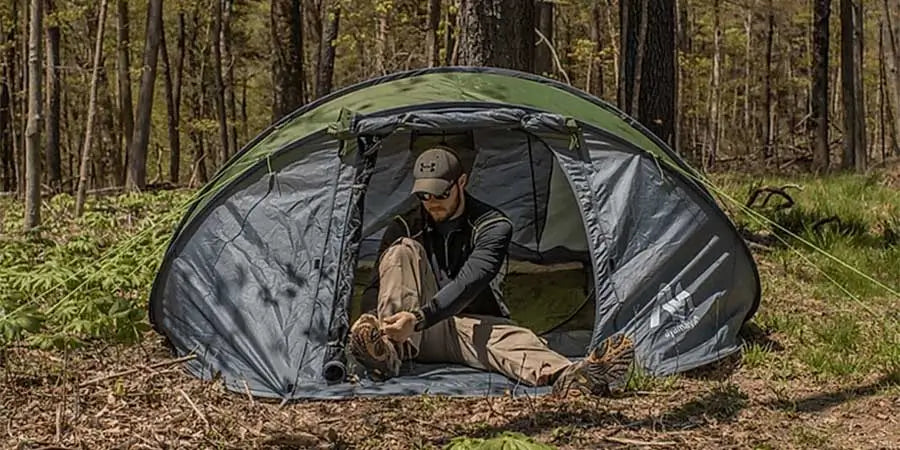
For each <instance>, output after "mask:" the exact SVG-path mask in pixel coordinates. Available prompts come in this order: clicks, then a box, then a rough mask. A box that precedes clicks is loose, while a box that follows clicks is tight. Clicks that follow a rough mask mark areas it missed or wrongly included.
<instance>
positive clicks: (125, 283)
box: [0, 192, 188, 348]
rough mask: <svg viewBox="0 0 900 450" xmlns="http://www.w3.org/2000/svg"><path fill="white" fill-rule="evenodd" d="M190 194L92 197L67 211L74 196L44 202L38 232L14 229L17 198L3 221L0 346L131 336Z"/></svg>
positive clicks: (141, 323) (140, 325)
mask: <svg viewBox="0 0 900 450" xmlns="http://www.w3.org/2000/svg"><path fill="white" fill-rule="evenodd" d="M187 198H188V197H187V195H186V194H185V193H180V192H161V193H154V194H127V195H122V196H119V197H105V198H100V199H92V200H91V201H89V202H88V204H87V208H86V211H85V213H84V215H83V216H82V217H80V218H74V217H72V216H71V211H72V210H73V209H74V199H73V198H72V197H71V196H68V195H58V196H56V197H53V198H52V199H50V200H49V201H48V202H47V203H46V204H45V211H47V212H48V213H49V214H45V217H44V223H45V225H44V227H43V229H42V231H41V232H40V233H39V234H30V235H27V236H23V235H21V234H19V231H18V230H20V229H21V223H22V210H21V208H20V204H18V203H12V202H8V204H4V205H2V209H3V210H5V211H8V213H7V214H6V218H5V219H6V220H5V221H4V222H3V223H2V224H0V346H4V345H8V344H10V343H13V342H19V341H24V342H25V343H27V344H29V345H33V346H37V347H42V348H62V347H73V346H77V345H80V344H81V343H83V342H84V341H86V340H89V339H104V340H109V341H112V342H124V343H128V342H136V341H137V340H139V339H140V338H141V335H142V334H143V333H144V332H146V331H147V330H149V325H148V323H147V320H146V315H147V313H146V304H145V299H146V298H147V295H148V293H149V288H150V285H151V284H152V281H153V277H154V275H155V272H156V268H157V267H158V265H159V262H160V260H161V257H162V253H163V251H164V250H165V247H166V244H167V243H168V240H169V238H170V236H171V232H172V227H173V225H174V224H175V221H176V220H177V219H178V218H179V217H180V213H181V208H179V206H180V205H184V204H185V203H186V200H187Z"/></svg>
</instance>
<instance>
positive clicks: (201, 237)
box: [149, 67, 760, 399]
mask: <svg viewBox="0 0 900 450" xmlns="http://www.w3.org/2000/svg"><path fill="white" fill-rule="evenodd" d="M438 143H444V144H448V145H451V146H453V147H454V148H455V149H456V150H457V151H458V152H459V153H460V155H461V156H462V159H463V163H464V166H466V168H467V169H468V170H469V171H470V175H469V176H470V181H469V185H468V189H467V190H468V192H469V193H470V194H471V195H472V196H474V197H475V198H478V199H479V200H481V201H484V202H486V203H488V204H490V205H492V206H494V207H496V208H498V209H500V210H501V211H503V212H504V213H505V214H506V215H507V216H508V217H509V218H510V219H511V220H512V222H513V229H514V231H513V239H512V243H511V245H510V251H509V259H510V264H509V265H508V269H507V270H508V271H509V273H508V275H507V276H506V282H505V286H504V293H505V295H504V297H505V301H506V303H507V305H508V306H509V307H510V310H511V313H512V317H513V319H515V320H517V322H519V323H520V324H522V325H524V326H528V327H530V328H531V329H533V330H534V331H535V332H537V333H539V334H541V335H542V336H543V337H544V338H545V339H546V340H547V342H548V345H549V346H550V347H551V348H553V349H555V350H557V351H559V352H561V353H563V354H564V355H566V356H569V357H572V358H577V357H580V356H581V355H584V354H585V353H586V352H587V350H588V349H589V348H592V347H593V346H595V345H597V344H598V343H599V342H600V341H602V340H603V339H604V338H606V337H608V336H610V335H611V334H613V333H616V332H623V333H625V334H626V335H628V336H629V337H631V339H632V340H633V341H634V342H635V353H636V363H637V364H638V365H639V366H640V367H641V368H642V369H643V370H644V371H646V372H649V373H651V374H655V375H665V374H671V373H677V372H681V371H685V370H689V369H693V368H696V367H699V366H703V365H705V364H708V363H711V362H714V361H717V360H719V359H721V358H723V357H725V356H728V355H730V354H733V353H734V352H736V351H738V350H739V346H740V340H739V337H738V332H739V329H740V327H741V326H742V325H743V323H744V322H745V321H746V320H748V319H749V318H750V317H751V316H752V315H753V314H754V313H755V311H756V309H757V307H758V304H759V295H760V286H759V277H758V274H757V270H756V266H755V263H754V261H753V259H752V256H751V254H750V252H749V251H748V249H747V247H746V245H745V244H744V242H743V240H742V239H741V238H740V236H739V235H738V233H737V232H736V231H735V228H734V226H733V224H732V223H731V222H730V221H729V219H728V218H727V217H726V215H725V214H724V213H723V212H722V210H721V209H720V208H719V207H718V206H717V204H716V203H715V201H714V199H713V198H712V196H711V195H710V194H709V193H708V191H706V190H705V189H704V188H703V187H702V186H701V185H700V184H698V183H697V182H696V181H695V180H696V178H695V176H696V172H695V171H694V170H693V169H691V168H690V167H689V166H688V165H687V164H685V163H684V162H683V161H682V160H681V159H680V158H679V157H678V156H677V155H676V154H675V153H674V152H672V151H671V149H669V148H668V147H667V146H666V145H665V144H664V143H662V142H660V141H659V140H658V139H657V138H656V137H654V136H653V135H652V134H650V133H649V132H647V131H646V130H645V129H644V128H643V127H642V126H640V125H639V124H637V123H636V122H635V121H633V120H632V119H630V118H628V117H627V116H625V115H623V114H622V113H620V112H618V111H617V110H615V109H614V108H613V107H611V106H609V105H607V104H606V103H604V102H602V101H601V100H598V99H596V98H594V97H591V96H589V95H588V94H585V93H583V92H581V91H578V90H576V89H574V88H572V87H569V86H566V85H562V84H560V83H557V82H555V81H552V80H548V79H543V78H540V77H537V76H534V75H530V74H524V73H519V72H513V71H508V70H499V69H490V68H458V67H454V68H438V69H429V70H421V71H412V72H404V73H400V74H395V75H391V76H387V77H382V78H378V79H374V80H370V81H367V82H364V83H361V84H359V85H355V86H352V87H349V88H346V89H344V90H342V91H339V92H336V93H334V94H332V95H330V96H328V97H325V98H323V99H320V100H318V101H316V102H314V103H312V104H309V105H306V106H304V107H303V108H301V109H299V110H297V111H295V112H294V113H292V114H291V115H289V116H287V117H285V118H283V119H282V120H280V121H279V122H278V123H276V124H275V125H273V126H272V127H270V128H269V129H267V130H266V131H264V132H263V133H261V134H260V135H259V136H257V137H256V138H255V139H254V140H253V141H252V142H250V143H249V144H248V145H247V146H246V147H245V148H244V149H243V150H242V151H241V152H240V153H238V154H237V155H235V156H234V157H233V158H232V159H231V160H230V161H229V162H228V163H227V164H226V165H225V166H224V167H223V168H222V169H221V170H220V171H219V173H218V174H217V175H216V177H215V178H214V179H213V180H212V181H210V182H209V183H208V184H207V185H206V186H205V187H204V188H203V189H202V190H201V191H199V192H198V194H197V198H196V200H195V201H194V203H193V204H192V205H191V207H190V209H189V210H188V211H187V212H186V214H185V216H184V217H183V219H182V221H181V222H180V224H179V225H178V227H177V229H176V231H175V234H174V236H173V239H172V241H171V243H170V246H169V248H168V249H167V252H166V254H165V257H164V259H163V262H162V264H161V266H160V268H159V272H158V274H157V277H156V280H155V282H154V285H153V288H152V291H151V294H150V302H149V307H150V320H151V322H152V324H153V325H154V327H155V329H156V330H157V331H158V332H160V333H161V334H163V335H164V336H165V338H166V340H167V342H168V343H169V344H170V345H171V347H172V349H173V351H174V352H175V353H176V354H178V355H186V354H190V353H194V354H196V356H197V357H196V358H195V359H193V360H191V361H189V362H187V363H186V367H187V369H188V370H189V371H190V372H191V373H193V374H194V375H196V376H198V377H202V378H206V379H209V378H212V377H214V376H220V377H221V378H222V379H223V380H224V382H225V385H226V386H227V387H228V388H229V389H232V390H234V391H238V392H246V391H248V390H249V391H250V392H251V393H253V394H254V395H258V396H264V397H273V398H282V399H298V398H340V397H348V396H361V395H414V394H421V393H431V394H445V395H461V396H469V395H471V396H474V395H486V394H492V395H501V394H504V393H507V392H509V393H513V394H516V393H521V392H530V393H533V394H538V393H543V392H547V391H548V389H549V388H527V387H524V386H522V385H519V384H518V383H516V382H515V381H513V380H509V379H507V378H506V377H504V376H502V375H499V374H496V373H488V372H484V371H479V370H475V369H471V368H467V367H463V366H459V365H451V364H421V363H416V362H408V363H405V364H404V367H403V369H402V372H401V376H399V377H397V378H393V379H390V380H388V381H386V382H374V381H371V380H369V379H367V378H366V377H365V376H364V374H361V373H360V368H358V367H356V366H355V365H354V364H353V361H352V359H348V358H347V356H346V353H347V352H346V338H347V332H348V329H349V324H350V323H352V320H353V319H355V317H357V316H358V315H359V313H360V311H359V302H358V300H359V294H360V292H361V290H362V287H363V286H364V285H365V283H366V282H367V281H368V279H369V277H368V272H369V271H371V270H372V265H373V263H374V261H375V258H376V256H377V255H376V253H377V248H378V244H379V240H380V238H381V234H382V233H383V232H384V228H385V227H386V225H387V224H388V223H389V221H390V220H391V219H392V218H393V217H394V216H395V215H397V214H400V213H402V212H404V211H406V210H407V209H408V208H410V207H412V206H413V205H414V202H415V199H414V197H412V196H411V195H410V188H411V186H412V182H413V180H412V171H411V167H412V164H413V162H414V161H415V159H416V157H417V156H418V154H419V153H420V152H421V151H423V150H424V149H425V148H427V147H428V146H429V145H434V144H438ZM360 375H363V376H360Z"/></svg>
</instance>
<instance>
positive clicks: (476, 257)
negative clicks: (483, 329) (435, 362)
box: [416, 218, 512, 330]
mask: <svg viewBox="0 0 900 450" xmlns="http://www.w3.org/2000/svg"><path fill="white" fill-rule="evenodd" d="M511 240H512V224H511V223H510V221H509V220H508V219H505V218H498V219H496V220H493V221H490V222H489V223H486V224H485V225H483V226H482V228H480V229H478V230H477V231H476V232H475V242H474V244H473V248H472V253H471V254H470V255H469V258H468V259H467V260H466V262H465V263H464V264H463V266H462V268H461V269H460V271H459V273H458V274H457V275H456V278H455V279H454V280H453V281H451V282H450V283H448V284H447V285H446V286H444V287H443V288H442V289H441V290H440V291H438V293H437V294H435V296H434V298H433V299H432V300H431V301H430V302H428V303H427V304H426V305H425V306H424V307H422V315H423V319H424V320H423V321H422V322H423V323H420V324H419V325H418V326H417V327H416V328H417V329H420V330H422V329H425V328H428V327H430V326H432V325H434V324H436V323H438V322H440V321H442V320H444V319H446V318H448V317H451V316H454V315H456V314H459V312H460V311H462V310H463V309H465V307H466V306H468V305H469V303H471V302H472V300H474V299H475V297H476V296H477V295H478V294H480V293H481V291H483V290H484V289H486V288H488V286H490V283H491V280H493V279H494V277H495V276H497V273H498V272H499V271H500V268H501V267H502V266H503V261H504V260H505V259H506V256H507V252H508V251H509V243H510V241H511Z"/></svg>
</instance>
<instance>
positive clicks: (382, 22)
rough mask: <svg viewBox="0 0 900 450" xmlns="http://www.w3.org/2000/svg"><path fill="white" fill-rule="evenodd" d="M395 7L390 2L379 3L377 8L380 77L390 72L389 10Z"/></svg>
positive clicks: (376, 37)
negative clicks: (388, 55) (388, 61)
mask: <svg viewBox="0 0 900 450" xmlns="http://www.w3.org/2000/svg"><path fill="white" fill-rule="evenodd" d="M392 6H393V5H392V4H391V3H388V2H378V4H377V6H376V8H375V18H376V21H377V24H376V25H377V28H376V30H375V70H377V71H378V75H379V76H380V75H385V74H387V72H388V64H387V47H388V42H387V41H388V33H389V31H390V25H389V24H388V14H389V13H390V10H389V8H391V7H392Z"/></svg>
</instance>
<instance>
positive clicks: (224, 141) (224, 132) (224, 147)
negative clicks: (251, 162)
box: [210, 0, 231, 167]
mask: <svg viewBox="0 0 900 450" xmlns="http://www.w3.org/2000/svg"><path fill="white" fill-rule="evenodd" d="M213 3H214V4H215V6H214V8H213V27H212V39H210V45H211V46H212V49H213V80H214V81H215V89H216V90H215V94H214V95H213V103H215V107H216V121H217V122H218V123H219V152H218V153H217V156H218V157H217V161H216V166H217V167H222V166H224V165H225V162H226V161H228V157H229V155H230V154H231V152H230V151H229V150H228V141H229V139H228V121H227V119H226V115H225V81H224V80H223V79H222V48H221V47H222V0H213Z"/></svg>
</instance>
